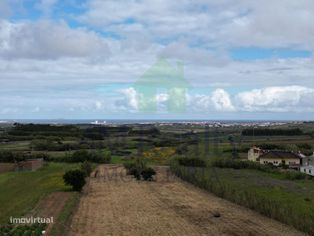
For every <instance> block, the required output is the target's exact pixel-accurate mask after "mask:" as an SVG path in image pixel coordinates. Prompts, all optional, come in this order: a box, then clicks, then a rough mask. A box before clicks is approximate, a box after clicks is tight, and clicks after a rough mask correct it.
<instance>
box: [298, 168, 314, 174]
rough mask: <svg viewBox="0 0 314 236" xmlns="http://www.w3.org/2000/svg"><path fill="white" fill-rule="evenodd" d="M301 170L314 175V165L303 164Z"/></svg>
mask: <svg viewBox="0 0 314 236" xmlns="http://www.w3.org/2000/svg"><path fill="white" fill-rule="evenodd" d="M300 172H302V173H305V174H308V175H311V176H314V166H301V167H300Z"/></svg>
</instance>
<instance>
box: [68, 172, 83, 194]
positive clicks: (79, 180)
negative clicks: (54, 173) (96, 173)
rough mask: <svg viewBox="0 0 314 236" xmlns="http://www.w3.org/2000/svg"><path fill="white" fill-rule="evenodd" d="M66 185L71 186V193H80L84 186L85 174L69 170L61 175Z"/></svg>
mask: <svg viewBox="0 0 314 236" xmlns="http://www.w3.org/2000/svg"><path fill="white" fill-rule="evenodd" d="M63 180H64V183H65V184H66V185H71V186H72V189H73V191H79V192H80V191H81V190H82V188H83V186H84V185H85V183H86V181H85V172H83V171H81V170H69V171H67V172H66V173H65V174H64V175H63Z"/></svg>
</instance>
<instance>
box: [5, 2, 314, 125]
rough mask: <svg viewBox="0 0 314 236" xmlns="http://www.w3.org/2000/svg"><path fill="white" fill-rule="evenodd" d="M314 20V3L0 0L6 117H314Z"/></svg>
mask: <svg viewBox="0 0 314 236" xmlns="http://www.w3.org/2000/svg"><path fill="white" fill-rule="evenodd" d="M313 22H314V1H312V0H298V1H295V0H282V1H279V0H278V1H273V0H272V1H271V0H264V1H252V0H180V1H179V2H177V1H169V0H123V1H122V0H81V1H80V0H64V1H61V0H37V1H35V0H0V119H35V118H36V119H59V118H64V119H224V120H227V119H244V120H248V119H254V120H259V119H261V120H285V119H288V120H295V119H297V120H313V119H314V67H313V62H314V57H313V51H314V24H313ZM160 62H162V63H164V64H163V66H161V67H159V69H158V70H154V68H156V65H159V64H158V63H160ZM147 73H148V74H149V73H153V77H154V78H155V79H156V78H157V79H159V78H160V81H166V82H165V83H166V86H165V84H164V82H163V83H160V84H158V83H155V82H152V81H149V79H148V81H146V82H145V86H144V87H145V88H144V90H143V88H142V87H141V89H138V88H139V87H138V84H139V83H140V82H139V81H142V78H143V76H144V77H145V75H147ZM173 74H176V75H178V76H180V78H181V79H182V80H184V81H185V84H187V85H188V87H185V88H184V90H182V88H181V87H180V86H179V85H176V84H175V83H174V82H171V81H174V80H172V79H173V77H172V76H171V75H173ZM148 78H150V77H149V76H148ZM170 85H171V86H172V87H171V88H170V87H169V86H170ZM180 89H181V90H180ZM147 91H149V93H148V94H149V97H147V96H146V97H145V96H144V95H143V94H145V93H147ZM182 91H184V94H182ZM171 94H177V95H178V94H180V95H178V96H179V97H180V98H184V99H176V98H177V97H175V98H174V97H172V95H171ZM146 95H147V94H146ZM177 95H176V96H177ZM176 102H177V103H178V104H179V103H180V104H179V106H184V108H185V109H181V110H180V109H179V110H178V109H172V108H171V106H169V104H170V103H171V104H172V105H173V104H175V103H176ZM152 103H156V109H148V110H147V109H143V104H144V105H145V104H152Z"/></svg>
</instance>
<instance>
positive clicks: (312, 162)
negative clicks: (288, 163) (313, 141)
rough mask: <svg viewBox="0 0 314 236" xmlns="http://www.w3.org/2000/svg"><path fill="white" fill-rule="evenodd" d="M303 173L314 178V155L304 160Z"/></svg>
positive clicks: (301, 169) (301, 168)
mask: <svg viewBox="0 0 314 236" xmlns="http://www.w3.org/2000/svg"><path fill="white" fill-rule="evenodd" d="M300 171H301V172H302V173H305V174H308V175H311V176H314V153H313V155H312V156H310V157H304V158H303V159H302V166H301V167H300Z"/></svg>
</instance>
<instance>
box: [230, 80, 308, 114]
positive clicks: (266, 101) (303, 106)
mask: <svg viewBox="0 0 314 236" xmlns="http://www.w3.org/2000/svg"><path fill="white" fill-rule="evenodd" d="M313 98H314V89H311V88H306V87H302V86H283V87H268V88H264V89H254V90H252V91H248V92H242V93H239V94H238V95H237V96H236V97H235V101H236V104H237V108H238V109H239V110H240V111H249V112H254V111H263V112H264V111H271V112H302V111H303V112H305V111H307V112H308V111H314V108H313V107H314V100H313Z"/></svg>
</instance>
